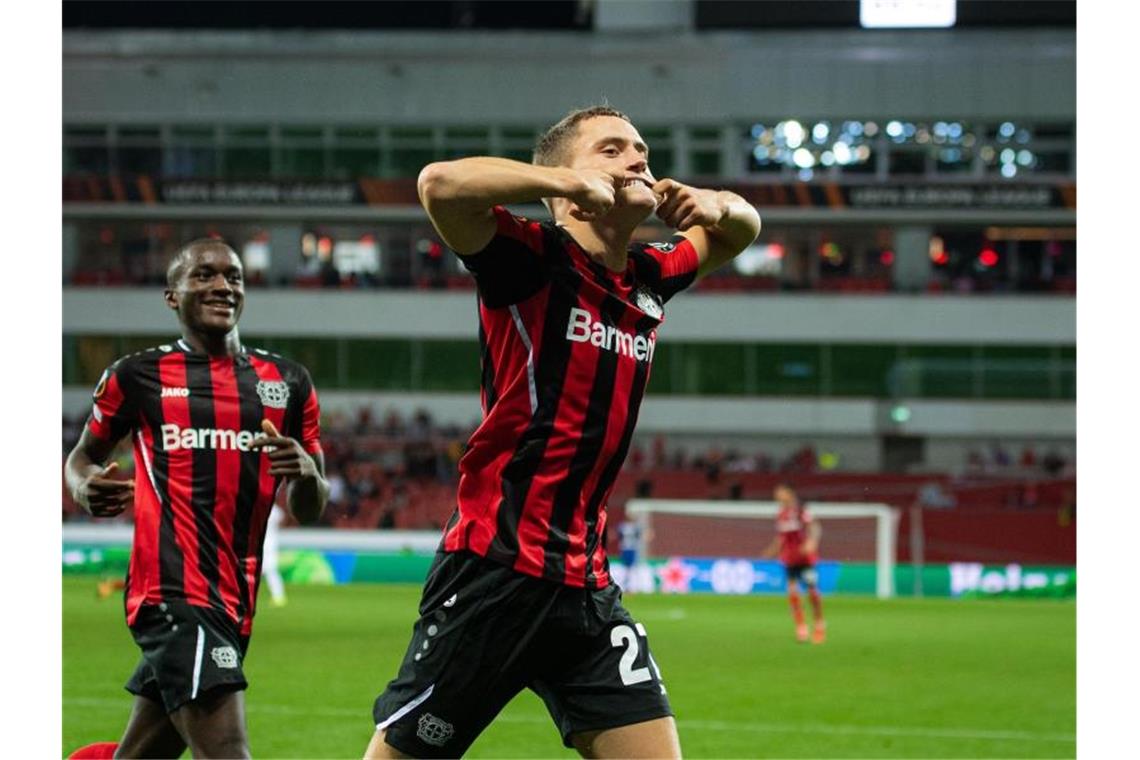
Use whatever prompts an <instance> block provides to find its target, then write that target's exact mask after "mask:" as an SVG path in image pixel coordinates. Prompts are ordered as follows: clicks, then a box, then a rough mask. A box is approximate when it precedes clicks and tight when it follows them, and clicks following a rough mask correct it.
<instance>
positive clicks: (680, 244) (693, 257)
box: [630, 235, 700, 301]
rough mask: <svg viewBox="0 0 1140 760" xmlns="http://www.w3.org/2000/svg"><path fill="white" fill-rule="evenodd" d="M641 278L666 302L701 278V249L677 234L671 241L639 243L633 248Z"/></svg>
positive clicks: (639, 277)
mask: <svg viewBox="0 0 1140 760" xmlns="http://www.w3.org/2000/svg"><path fill="white" fill-rule="evenodd" d="M630 255H631V256H632V257H633V260H634V265H635V266H636V267H637V279H638V280H639V281H640V282H643V283H645V284H646V285H647V286H649V288H650V289H652V290H653V291H654V292H655V293H657V295H659V296H661V300H662V301H668V300H669V299H670V298H672V297H673V296H675V295H677V294H678V293H680V292H681V291H682V290H684V289H685V288H687V287H689V286H690V285H692V284H693V282H695V281H696V279H697V269H698V267H699V266H700V262H699V261H698V260H697V249H696V248H694V247H693V244H692V242H690V241H689V239H688V238H686V237H684V236H682V235H674V236H673V238H672V240H670V241H669V242H667V243H637V244H635V245H634V246H632V247H631V248H630Z"/></svg>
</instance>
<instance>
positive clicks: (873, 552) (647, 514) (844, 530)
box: [625, 499, 898, 599]
mask: <svg viewBox="0 0 1140 760" xmlns="http://www.w3.org/2000/svg"><path fill="white" fill-rule="evenodd" d="M807 507H808V509H809V510H810V511H811V513H812V515H813V516H814V517H815V519H817V520H818V521H819V523H820V525H821V526H822V527H823V537H822V539H821V541H820V558H821V559H823V560H835V561H838V562H866V563H873V564H874V566H875V591H876V595H877V596H878V597H879V598H882V599H885V598H889V597H892V596H894V593H895V588H894V575H895V533H896V531H897V525H898V514H897V511H896V510H894V509H892V508H891V507H889V506H887V505H886V504H877V503H859V502H855V503H852V502H819V501H812V502H809V503H808V505H807ZM778 510H779V505H778V504H776V502H774V501H706V500H701V499H631V500H630V501H629V502H627V503H626V507H625V511H626V515H627V516H628V518H629V519H630V520H635V521H637V523H638V524H639V526H640V528H641V530H640V538H641V546H640V551H639V554H640V555H641V556H642V557H646V558H648V557H651V556H652V557H669V556H688V557H747V558H757V557H759V556H760V554H761V553H762V552H763V551H764V548H765V547H766V546H767V545H768V543H769V542H770V541H771V540H772V537H773V536H775V534H776V529H775V517H776V513H777V511H778Z"/></svg>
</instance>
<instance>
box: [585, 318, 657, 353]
mask: <svg viewBox="0 0 1140 760" xmlns="http://www.w3.org/2000/svg"><path fill="white" fill-rule="evenodd" d="M566 340H572V341H574V342H575V343H586V342H589V343H591V344H593V345H595V346H597V347H598V348H604V349H605V350H607V351H613V352H615V353H618V354H622V355H623V356H630V357H632V358H634V359H637V360H639V361H641V360H645V361H650V362H652V361H653V349H654V347H656V345H657V341H656V340H655V339H653V338H646V337H645V336H644V335H634V334H633V333H631V332H626V331H625V330H619V329H618V328H616V327H612V326H608V325H604V324H602V323H601V322H600V321H599V322H595V321H594V319H593V317H591V316H590V312H588V311H586V310H585V309H579V308H577V307H574V308H571V309H570V321H569V322H568V323H567V324H566Z"/></svg>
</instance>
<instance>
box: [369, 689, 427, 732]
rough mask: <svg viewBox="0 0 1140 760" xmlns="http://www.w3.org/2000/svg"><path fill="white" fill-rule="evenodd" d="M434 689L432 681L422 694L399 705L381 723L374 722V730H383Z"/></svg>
mask: <svg viewBox="0 0 1140 760" xmlns="http://www.w3.org/2000/svg"><path fill="white" fill-rule="evenodd" d="M434 690H435V684H434V683H433V684H432V685H431V686H429V687H427V689H426V690H425V691H424V693H423V694H420V695H419V696H418V697H416V698H415V699H413V700H412V701H411V702H409V703H408V704H406V705H404V706H403V707H401V708H400V709H399V710H397V711H396V712H394V713H392V714H391V715H390V716H389V717H388V718H387V719H386V720H385V721H384V722H383V723H377V724H376V730H377V731H383V730H384V729H385V728H387V727H388V726H390V725H392V724H393V723H395V722H396V721H398V720H399V719H400V718H402V717H404V716H405V715H407V714H408V713H410V712H411V711H412V710H414V709H416V708H417V707H419V706H420V705H421V704H422V703H423V701H424V700H425V699H427V698H428V697H430V696H431V693H432V692H433V691H434Z"/></svg>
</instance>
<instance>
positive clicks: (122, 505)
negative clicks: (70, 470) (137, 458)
mask: <svg viewBox="0 0 1140 760" xmlns="http://www.w3.org/2000/svg"><path fill="white" fill-rule="evenodd" d="M118 469H119V463H118V462H111V463H110V464H108V465H107V466H106V467H103V468H102V469H98V470H95V471H94V472H92V473H91V474H90V475H88V476H87V477H86V478H84V479H83V480H82V481H81V482H80V484H79V487H78V488H76V489H75V492H74V493H72V495H71V496H72V498H73V499H74V500H75V503H76V504H78V505H79V506H81V507H83V508H84V509H85V510H87V512H88V514H90V515H91V516H92V517H114V516H115V515H118V514H122V512H123V510H124V509H126V508H127V507H128V506H129V505H130V503H131V502H132V501H134V498H135V481H134V480H116V479H115V478H114V477H112V476H113V475H114V474H115V472H116V471H117V470H118Z"/></svg>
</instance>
